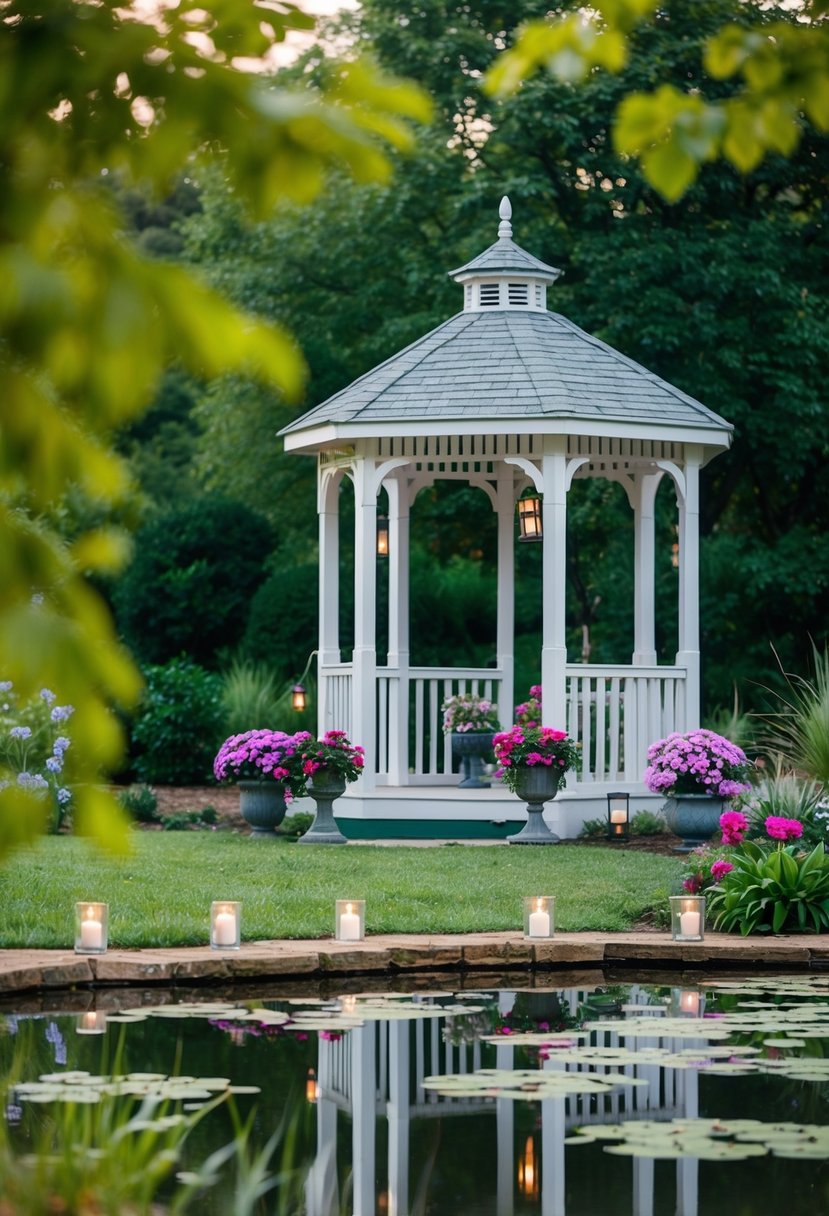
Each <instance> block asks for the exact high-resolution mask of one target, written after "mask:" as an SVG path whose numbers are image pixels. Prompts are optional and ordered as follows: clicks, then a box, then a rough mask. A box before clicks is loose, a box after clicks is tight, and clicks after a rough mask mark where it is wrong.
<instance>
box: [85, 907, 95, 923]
mask: <svg viewBox="0 0 829 1216" xmlns="http://www.w3.org/2000/svg"><path fill="white" fill-rule="evenodd" d="M94 916H95V909H94V908H93V907H92V906H91V905H90V907H88V908H87V909H86V919H87V920H93V919H94Z"/></svg>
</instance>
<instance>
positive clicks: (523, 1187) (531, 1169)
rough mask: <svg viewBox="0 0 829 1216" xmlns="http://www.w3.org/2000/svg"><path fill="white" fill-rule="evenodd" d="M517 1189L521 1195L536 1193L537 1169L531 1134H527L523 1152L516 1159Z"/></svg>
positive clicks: (534, 1194)
mask: <svg viewBox="0 0 829 1216" xmlns="http://www.w3.org/2000/svg"><path fill="white" fill-rule="evenodd" d="M518 1189H519V1191H520V1192H521V1194H522V1195H527V1196H536V1195H537V1194H538V1171H537V1169H536V1161H535V1144H534V1143H533V1138H532V1136H527V1143H526V1144H525V1145H524V1152H523V1154H522V1155H521V1157H520V1158H519V1160H518Z"/></svg>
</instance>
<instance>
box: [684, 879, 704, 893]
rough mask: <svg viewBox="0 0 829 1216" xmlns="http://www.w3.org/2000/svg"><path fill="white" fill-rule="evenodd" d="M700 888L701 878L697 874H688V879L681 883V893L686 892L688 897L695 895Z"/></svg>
mask: <svg viewBox="0 0 829 1216" xmlns="http://www.w3.org/2000/svg"><path fill="white" fill-rule="evenodd" d="M701 886H702V878H701V876H700V875H699V874H689V875H688V877H687V878H685V879H683V881H682V889H683V891H687V892H688V894H689V895H696V893H697V891H699V889H700V887H701Z"/></svg>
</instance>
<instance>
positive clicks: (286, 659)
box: [241, 553, 318, 729]
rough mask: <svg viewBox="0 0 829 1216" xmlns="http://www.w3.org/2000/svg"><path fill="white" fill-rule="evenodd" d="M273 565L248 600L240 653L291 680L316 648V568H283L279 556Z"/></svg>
mask: <svg viewBox="0 0 829 1216" xmlns="http://www.w3.org/2000/svg"><path fill="white" fill-rule="evenodd" d="M274 563H275V565H276V566H277V570H276V572H275V573H274V574H271V575H270V576H269V577H268V578H267V579H265V581H264V582H263V583H262V585H261V586H260V587H259V589H258V590H257V591H256V593H255V594H254V596H253V598H252V600H251V603H250V612H249V615H248V619H247V627H246V629H245V634H244V637H243V639H242V643H241V651H242V653H243V654H244V655H246V656H248V657H249V658H250V659H251V660H252V661H253V663H254V664H258V665H261V666H262V667H267V668H269V669H270V670H272V671H274V672H278V673H279V674H280V675H281V677H282V678H283V679H290V678H293V677H294V676H295V675H296V673H297V672H298V671H300V670H301V667H302V665H303V664H304V663H305V661H306V659H307V657H308V655H309V654H310V653H311V651H312V650H315V649H316V646H317V612H318V608H317V581H318V574H317V568H316V566H305V565H297V566H295V565H293V564H287V563H285V564H283V562H282V560H281V559H280V555H279V553H277V554H276V555H275V556H274ZM246 729H248V728H246Z"/></svg>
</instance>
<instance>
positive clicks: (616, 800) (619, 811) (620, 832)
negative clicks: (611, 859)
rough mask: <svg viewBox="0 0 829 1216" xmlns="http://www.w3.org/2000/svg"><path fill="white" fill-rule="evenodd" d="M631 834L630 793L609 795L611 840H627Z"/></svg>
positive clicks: (608, 819) (609, 837)
mask: <svg viewBox="0 0 829 1216" xmlns="http://www.w3.org/2000/svg"><path fill="white" fill-rule="evenodd" d="M629 834H630V794H625V793H614V794H608V796H607V835H608V839H610V840H626V839H627V837H628V835H629Z"/></svg>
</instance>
